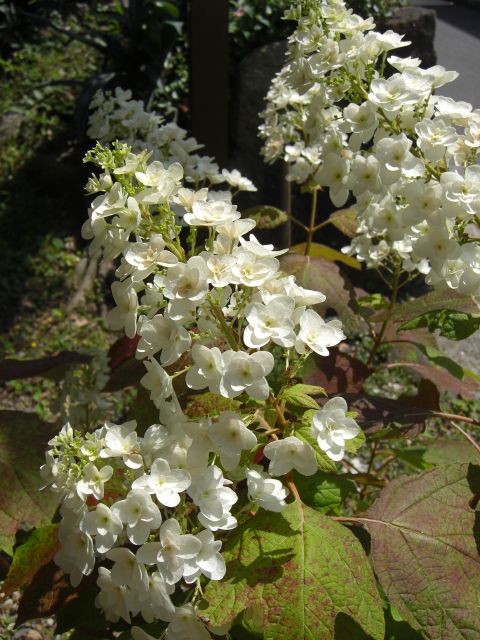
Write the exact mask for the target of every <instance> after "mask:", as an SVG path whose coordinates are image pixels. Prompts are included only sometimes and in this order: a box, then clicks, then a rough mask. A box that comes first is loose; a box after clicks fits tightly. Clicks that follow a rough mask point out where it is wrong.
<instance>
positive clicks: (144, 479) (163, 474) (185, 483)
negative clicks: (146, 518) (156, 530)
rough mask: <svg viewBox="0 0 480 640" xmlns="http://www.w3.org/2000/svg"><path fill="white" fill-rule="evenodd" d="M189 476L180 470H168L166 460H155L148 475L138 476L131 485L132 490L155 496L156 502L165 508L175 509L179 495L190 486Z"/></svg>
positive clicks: (168, 466)
mask: <svg viewBox="0 0 480 640" xmlns="http://www.w3.org/2000/svg"><path fill="white" fill-rule="evenodd" d="M190 482H191V478H190V475H189V474H188V473H187V472H186V471H183V470H182V469H170V465H169V464H168V462H167V461H166V460H163V459H162V458H157V459H156V460H155V461H154V463H153V464H152V466H151V467H150V473H149V474H146V475H143V476H140V478H137V479H136V480H134V481H133V483H132V489H138V490H143V491H146V492H147V493H150V494H153V493H154V494H155V496H156V498H157V500H158V502H159V503H160V504H163V505H165V506H166V507H176V506H177V505H178V504H179V502H180V493H182V492H183V491H185V489H187V488H188V487H189V486H190Z"/></svg>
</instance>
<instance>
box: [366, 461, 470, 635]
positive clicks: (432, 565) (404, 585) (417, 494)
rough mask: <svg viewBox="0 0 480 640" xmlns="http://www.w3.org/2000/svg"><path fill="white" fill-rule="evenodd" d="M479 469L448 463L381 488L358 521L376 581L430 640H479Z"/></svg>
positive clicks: (405, 617) (405, 618) (406, 617)
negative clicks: (367, 534)
mask: <svg viewBox="0 0 480 640" xmlns="http://www.w3.org/2000/svg"><path fill="white" fill-rule="evenodd" d="M479 491H480V467H478V466H476V465H472V464H451V465H443V466H440V467H437V468H435V469H433V470H431V471H427V472H425V473H422V474H420V475H416V476H413V477H412V476H408V477H406V476H403V477H400V478H397V479H395V480H393V481H392V482H390V483H389V484H387V485H386V487H385V488H384V489H383V490H382V492H381V494H380V496H379V498H378V499H377V501H376V502H375V503H374V505H373V506H372V507H371V508H370V509H369V510H368V511H367V512H366V513H362V514H361V516H360V520H362V521H363V522H364V524H365V525H366V526H367V528H368V531H369V532H370V535H371V537H372V560H373V565H374V568H375V572H376V574H377V577H378V579H379V581H380V583H381V585H382V587H383V589H384V591H385V593H386V595H387V596H388V599H389V600H390V602H392V604H393V605H394V606H395V607H396V608H397V609H398V610H399V611H400V613H401V615H402V617H403V618H404V620H406V621H407V622H409V623H410V624H411V625H413V626H415V627H420V628H421V630H422V632H423V634H424V635H425V637H426V638H428V640H475V639H476V638H480V617H479V615H478V612H479V594H480V554H479V548H480V535H479V533H480V518H479V515H480V514H479V512H478V511H474V510H473V509H472V508H471V506H470V504H469V503H470V502H471V500H472V497H473V496H475V495H478V493H479Z"/></svg>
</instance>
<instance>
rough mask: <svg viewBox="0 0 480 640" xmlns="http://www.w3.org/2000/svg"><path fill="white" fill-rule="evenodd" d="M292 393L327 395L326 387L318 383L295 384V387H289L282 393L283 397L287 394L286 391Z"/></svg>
mask: <svg viewBox="0 0 480 640" xmlns="http://www.w3.org/2000/svg"><path fill="white" fill-rule="evenodd" d="M287 392H288V393H291V394H295V393H306V394H308V395H309V396H320V395H321V396H325V395H326V393H325V389H324V388H323V387H319V386H318V385H316V384H294V385H293V387H288V389H285V390H284V391H283V392H282V394H281V397H282V398H283V397H284V396H285V393H287Z"/></svg>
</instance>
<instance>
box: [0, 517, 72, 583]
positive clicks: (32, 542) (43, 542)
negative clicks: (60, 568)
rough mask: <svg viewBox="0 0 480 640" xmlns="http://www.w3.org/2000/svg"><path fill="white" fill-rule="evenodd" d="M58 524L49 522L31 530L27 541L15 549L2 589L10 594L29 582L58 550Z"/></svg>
mask: <svg viewBox="0 0 480 640" xmlns="http://www.w3.org/2000/svg"><path fill="white" fill-rule="evenodd" d="M57 531H58V525H56V524H50V525H47V526H45V527H40V528H38V529H35V530H34V531H32V533H31V534H30V535H29V536H28V539H27V541H26V542H25V543H24V544H22V545H20V546H19V547H18V548H17V549H15V554H14V556H13V561H12V564H11V566H10V569H9V571H8V575H7V578H6V580H5V584H4V585H3V591H4V592H5V593H6V594H10V593H12V592H13V591H16V590H17V589H19V588H20V587H25V586H26V585H27V584H29V583H30V581H31V580H32V578H33V576H34V575H35V574H36V573H37V571H38V570H39V569H40V567H43V565H45V564H47V563H48V562H50V560H52V558H53V556H54V555H55V553H56V552H57V550H58V547H59V545H58V537H57Z"/></svg>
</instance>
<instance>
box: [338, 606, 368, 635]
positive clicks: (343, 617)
mask: <svg viewBox="0 0 480 640" xmlns="http://www.w3.org/2000/svg"><path fill="white" fill-rule="evenodd" d="M335 640H372V636H370V635H368V633H365V631H364V630H363V629H362V627H361V626H360V625H359V624H358V623H357V622H355V620H353V618H351V617H350V616H349V615H347V614H346V613H342V612H340V613H339V614H337V617H336V618H335Z"/></svg>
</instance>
